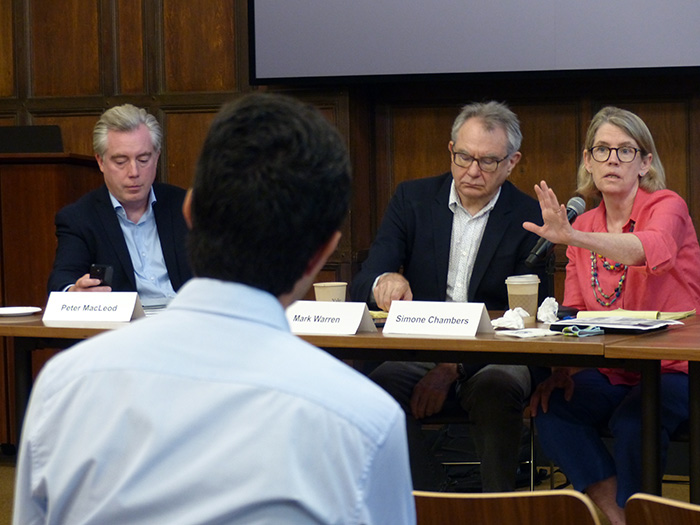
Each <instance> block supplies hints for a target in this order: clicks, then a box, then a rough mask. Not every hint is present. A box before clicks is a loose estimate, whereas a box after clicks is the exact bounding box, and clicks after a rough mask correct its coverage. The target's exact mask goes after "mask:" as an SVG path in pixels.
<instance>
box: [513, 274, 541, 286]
mask: <svg viewBox="0 0 700 525" xmlns="http://www.w3.org/2000/svg"><path fill="white" fill-rule="evenodd" d="M539 282H540V278H539V277H537V275H535V274H534V273H529V274H527V275H511V276H510V277H508V278H507V279H506V284H532V283H539Z"/></svg>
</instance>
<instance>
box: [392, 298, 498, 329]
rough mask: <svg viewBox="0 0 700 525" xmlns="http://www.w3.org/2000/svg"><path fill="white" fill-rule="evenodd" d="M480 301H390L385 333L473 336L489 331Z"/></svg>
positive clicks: (488, 321)
mask: <svg viewBox="0 0 700 525" xmlns="http://www.w3.org/2000/svg"><path fill="white" fill-rule="evenodd" d="M493 331H494V330H493V326H491V319H490V318H489V314H488V312H487V311H486V305H484V303H447V302H435V301H393V302H392V303H391V308H389V316H388V317H387V320H386V324H385V325H384V333H385V334H411V335H453V336H454V335H456V336H474V335H476V334H477V333H487V332H493Z"/></svg>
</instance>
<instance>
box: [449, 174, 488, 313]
mask: <svg viewBox="0 0 700 525" xmlns="http://www.w3.org/2000/svg"><path fill="white" fill-rule="evenodd" d="M500 194H501V189H500V188H498V191H497V192H496V195H494V196H493V198H492V199H491V200H490V201H489V202H488V204H487V205H486V206H484V207H483V208H482V209H481V210H479V212H478V213H477V214H476V215H474V216H472V215H471V214H470V213H469V212H468V211H467V210H466V209H465V208H464V206H462V203H461V202H460V200H459V195H458V194H457V189H456V188H455V183H454V181H452V185H451V186H450V200H449V203H448V206H449V208H450V211H451V212H452V213H453V214H454V217H453V219H452V240H451V242H450V266H449V269H448V271H447V300H448V301H454V302H466V301H467V290H469V280H470V279H471V276H472V270H474V262H475V261H476V254H477V253H478V251H479V246H480V245H481V239H482V237H483V236H484V230H485V229H486V223H487V222H488V220H489V215H490V213H491V210H492V209H493V208H494V206H495V205H496V201H497V200H498V197H499V195H500Z"/></svg>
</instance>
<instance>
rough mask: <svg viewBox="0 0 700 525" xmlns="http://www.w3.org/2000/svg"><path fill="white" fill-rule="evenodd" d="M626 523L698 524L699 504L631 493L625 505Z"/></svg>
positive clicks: (654, 524)
mask: <svg viewBox="0 0 700 525" xmlns="http://www.w3.org/2000/svg"><path fill="white" fill-rule="evenodd" d="M625 519H626V520H627V524H628V525H660V524H664V523H670V524H671V525H698V524H700V505H693V504H691V503H685V502H683V501H676V500H672V499H669V498H662V497H660V496H652V495H651V494H641V493H640V494H633V495H632V496H631V497H630V499H628V500H627V505H625Z"/></svg>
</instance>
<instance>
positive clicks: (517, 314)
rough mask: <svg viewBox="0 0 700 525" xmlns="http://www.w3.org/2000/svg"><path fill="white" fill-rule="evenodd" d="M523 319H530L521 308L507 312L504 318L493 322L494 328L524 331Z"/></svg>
mask: <svg viewBox="0 0 700 525" xmlns="http://www.w3.org/2000/svg"><path fill="white" fill-rule="evenodd" d="M523 317H530V314H529V313H527V312H526V311H525V310H524V309H522V308H520V307H519V306H518V307H517V308H515V309H513V310H507V311H506V312H505V313H504V314H503V317H499V318H498V319H494V320H492V321H491V325H492V326H493V327H494V328H511V329H513V330H522V329H523V328H525V322H524V321H523Z"/></svg>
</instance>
